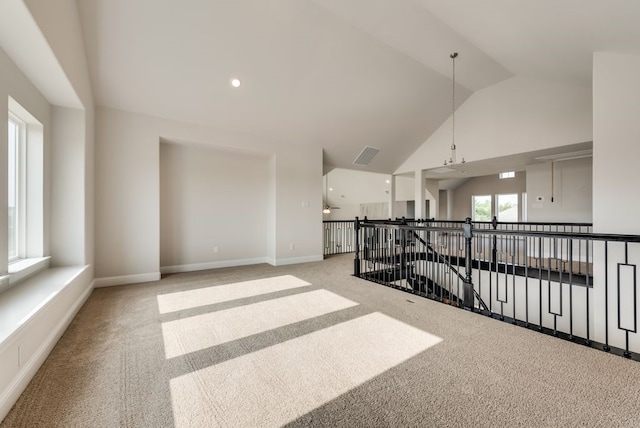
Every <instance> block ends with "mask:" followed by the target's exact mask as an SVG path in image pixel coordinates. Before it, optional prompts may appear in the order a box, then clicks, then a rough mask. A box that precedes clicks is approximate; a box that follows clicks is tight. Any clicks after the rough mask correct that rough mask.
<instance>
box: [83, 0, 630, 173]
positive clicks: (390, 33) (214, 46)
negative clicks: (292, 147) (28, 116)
mask: <svg viewBox="0 0 640 428" xmlns="http://www.w3.org/2000/svg"><path fill="white" fill-rule="evenodd" d="M78 6H79V9H80V15H81V20H82V26H83V31H84V37H85V43H86V49H87V54H88V58H89V68H90V72H91V77H92V81H93V86H94V92H95V98H96V102H97V104H98V105H101V106H105V107H110V108H116V109H122V110H127V111H132V112H137V113H142V114H148V115H153V116H158V117H164V118H169V119H174V120H179V121H186V122H192V123H195V124H203V125H207V126H212V127H219V128H224V129H228V130H235V131H238V132H242V133H250V134H254V135H260V136H264V137H265V138H269V139H276V140H283V141H287V142H290V143H295V144H307V145H316V146H319V147H322V148H323V149H324V153H325V163H326V164H327V165H329V166H335V167H342V168H354V166H353V165H352V161H353V159H354V158H355V157H356V156H357V155H358V153H359V152H360V151H361V149H362V148H363V147H364V146H367V145H368V146H373V147H378V148H380V149H382V150H381V152H380V153H379V154H378V155H377V156H376V158H374V160H373V161H372V162H371V164H370V165H369V166H368V167H367V168H365V169H366V170H368V171H375V172H385V173H391V172H393V171H394V170H395V169H396V168H397V167H398V166H399V165H400V164H401V163H402V162H403V161H404V160H405V159H406V158H407V157H408V156H409V155H410V154H411V153H413V151H414V150H415V149H416V148H417V147H418V146H419V145H420V144H421V143H422V142H424V141H425V140H426V139H427V138H428V137H429V135H431V133H432V132H434V131H435V130H436V129H437V127H438V126H439V125H440V124H441V123H442V122H443V121H444V120H445V119H446V118H447V117H449V115H450V114H451V60H450V58H449V54H450V53H451V52H454V51H456V52H459V53H460V56H459V58H458V60H457V61H456V81H457V82H458V86H457V92H456V103H457V104H458V105H460V104H461V103H462V102H463V101H464V100H465V99H466V98H467V97H469V96H470V95H471V94H472V93H473V91H477V90H479V89H482V88H485V87H487V86H490V85H493V84H495V83H497V82H499V81H501V80H504V79H507V78H509V77H512V76H514V75H517V76H527V77H534V78H540V79H548V80H554V81H560V82H564V83H567V84H574V85H582V86H590V85H591V69H592V54H593V52H594V51H611V52H620V53H634V54H638V53H640V25H637V23H638V22H640V2H638V1H637V0H607V1H600V0H556V1H550V0H549V1H540V0H518V1H513V0H481V1H479V0H272V1H265V0H181V1H175V0H78ZM232 78H239V79H240V80H241V81H242V86H241V87H240V88H233V87H232V86H231V85H230V81H231V79H232Z"/></svg>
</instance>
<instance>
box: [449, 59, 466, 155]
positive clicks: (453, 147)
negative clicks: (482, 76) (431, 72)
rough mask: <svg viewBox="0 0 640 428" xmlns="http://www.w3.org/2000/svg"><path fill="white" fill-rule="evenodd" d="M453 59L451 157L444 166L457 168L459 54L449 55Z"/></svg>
mask: <svg viewBox="0 0 640 428" xmlns="http://www.w3.org/2000/svg"><path fill="white" fill-rule="evenodd" d="M449 57H450V58H451V75H452V78H451V81H452V90H451V156H449V160H448V161H447V160H446V159H445V161H444V166H455V165H456V164H457V163H458V162H457V160H456V58H457V57H458V52H454V53H452V54H451V55H449ZM460 163H461V164H462V163H465V160H464V157H463V158H462V160H461V161H460Z"/></svg>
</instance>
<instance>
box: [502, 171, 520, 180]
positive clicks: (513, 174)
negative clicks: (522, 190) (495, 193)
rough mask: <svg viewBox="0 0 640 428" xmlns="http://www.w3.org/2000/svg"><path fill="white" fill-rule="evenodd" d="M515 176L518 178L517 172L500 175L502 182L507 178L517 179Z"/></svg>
mask: <svg viewBox="0 0 640 428" xmlns="http://www.w3.org/2000/svg"><path fill="white" fill-rule="evenodd" d="M515 176H516V172H515V171H506V172H501V173H500V180H504V179H505V178H515Z"/></svg>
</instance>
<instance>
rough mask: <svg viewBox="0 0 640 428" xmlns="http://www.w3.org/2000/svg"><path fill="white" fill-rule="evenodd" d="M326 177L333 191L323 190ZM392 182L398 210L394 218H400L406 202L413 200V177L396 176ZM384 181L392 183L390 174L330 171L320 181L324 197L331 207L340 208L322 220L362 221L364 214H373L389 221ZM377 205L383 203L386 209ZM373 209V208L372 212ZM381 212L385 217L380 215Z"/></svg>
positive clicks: (387, 195)
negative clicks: (394, 183) (359, 219)
mask: <svg viewBox="0 0 640 428" xmlns="http://www.w3.org/2000/svg"><path fill="white" fill-rule="evenodd" d="M327 177H328V184H329V187H330V188H333V191H330V190H328V189H326V184H327V181H326V179H327ZM395 180H396V189H395V191H396V194H395V201H396V210H398V212H397V213H396V216H397V217H402V216H406V215H407V203H406V202H407V201H413V200H414V198H415V195H414V188H413V177H406V176H397V177H395ZM387 181H391V176H390V175H389V174H380V173H375V172H367V171H357V170H351V169H343V168H335V169H333V170H331V171H330V172H329V173H328V174H327V176H325V181H324V182H323V196H324V195H326V200H327V201H328V203H329V205H330V206H337V207H340V209H339V210H332V211H331V213H330V214H325V215H323V218H324V220H353V219H354V218H355V217H356V216H358V217H361V218H362V217H363V215H364V213H365V212H366V213H374V216H375V218H388V217H389V213H388V211H389V208H388V207H389V203H390V202H391V194H390V193H391V192H390V191H391V183H387ZM379 204H386V206H384V207H383V206H382V205H379ZM374 206H375V207H376V208H375V209H373V207H374ZM372 209H373V211H371V210H372ZM363 210H364V211H363ZM380 213H384V215H382V216H380ZM368 217H369V218H374V217H371V216H368Z"/></svg>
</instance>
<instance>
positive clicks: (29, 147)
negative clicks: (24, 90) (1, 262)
mask: <svg viewBox="0 0 640 428" xmlns="http://www.w3.org/2000/svg"><path fill="white" fill-rule="evenodd" d="M8 107H9V114H8V125H9V126H8V141H7V143H8V144H7V167H6V168H7V184H8V188H7V200H6V203H7V223H8V224H7V235H6V236H7V237H6V239H7V247H8V257H7V258H8V260H7V261H8V262H9V263H10V264H11V265H10V266H9V269H8V270H9V273H13V272H17V271H18V270H20V269H22V268H23V267H24V266H25V263H30V262H32V261H34V262H35V261H36V259H39V258H43V257H44V215H43V213H44V127H43V126H42V124H41V123H40V122H39V121H38V120H37V119H36V118H35V117H34V116H33V115H31V114H30V113H29V112H28V111H27V110H26V109H25V108H24V107H22V106H21V105H20V104H19V103H17V102H16V101H15V100H14V99H13V98H11V97H9V102H8ZM26 259H29V260H26ZM15 262H21V263H15ZM12 263H13V264H12Z"/></svg>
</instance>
